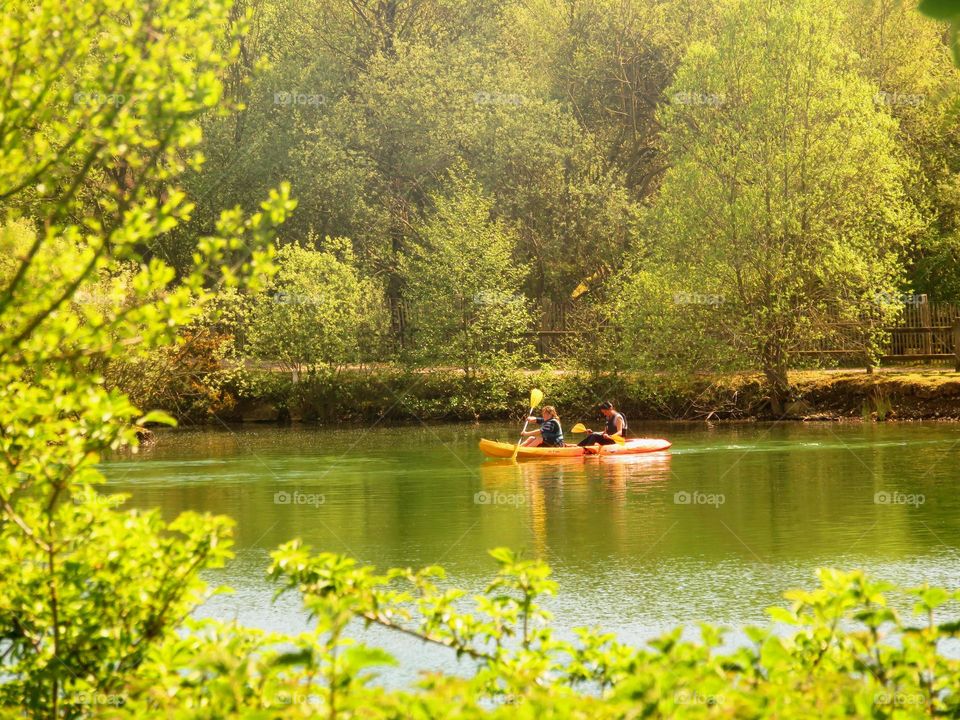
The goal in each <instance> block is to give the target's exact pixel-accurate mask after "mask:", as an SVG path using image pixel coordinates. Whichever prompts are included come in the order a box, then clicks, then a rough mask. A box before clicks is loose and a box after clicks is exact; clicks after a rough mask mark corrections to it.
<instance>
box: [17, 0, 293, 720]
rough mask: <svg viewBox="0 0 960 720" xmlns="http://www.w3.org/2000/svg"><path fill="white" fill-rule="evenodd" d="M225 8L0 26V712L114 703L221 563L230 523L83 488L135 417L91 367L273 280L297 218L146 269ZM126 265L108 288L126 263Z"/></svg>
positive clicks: (262, 218) (171, 224)
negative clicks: (142, 507) (264, 279)
mask: <svg viewBox="0 0 960 720" xmlns="http://www.w3.org/2000/svg"><path fill="white" fill-rule="evenodd" d="M226 10H227V8H226V5H225V4H224V3H221V2H217V1H214V2H208V1H207V0H204V1H203V2H198V1H196V0H170V1H169V2H165V3H163V4H162V10H159V9H158V8H157V7H156V6H155V5H154V4H151V3H141V2H139V1H137V0H92V1H89V2H88V1H87V0H82V1H80V0H66V1H64V0H56V1H53V0H49V1H40V2H37V1H36V0H23V1H20V0H12V1H11V2H8V3H5V4H4V6H3V10H2V22H0V87H2V88H3V91H2V92H0V136H2V138H3V141H2V142H0V215H2V217H3V219H4V225H3V230H2V231H0V242H2V243H3V248H2V249H0V256H2V257H3V258H4V262H3V263H2V267H0V427H2V432H0V648H2V649H0V677H2V680H0V706H3V707H4V708H5V710H6V711H14V710H15V709H19V710H16V711H18V712H21V713H23V712H26V713H29V714H30V715H33V716H36V717H50V718H58V717H75V716H78V715H81V714H87V713H90V711H91V707H90V705H89V704H87V705H84V703H83V702H82V700H81V699H79V698H80V697H81V696H83V694H84V693H89V692H92V691H97V692H104V693H120V692H122V690H123V689H124V688H125V687H126V686H127V683H128V681H129V679H130V677H131V675H132V674H135V673H136V672H137V670H138V668H139V667H140V666H141V665H142V664H143V662H144V660H145V658H146V657H147V656H148V655H149V653H150V652H151V650H152V649H153V648H154V647H155V646H156V644H158V643H161V642H163V641H164V640H165V639H166V638H168V637H169V634H170V633H172V632H173V631H174V628H175V627H176V626H177V625H178V624H179V622H180V620H181V618H182V617H183V616H184V615H185V614H187V613H189V612H190V611H191V609H192V608H193V607H194V606H195V605H196V603H198V602H200V601H201V600H202V598H203V596H204V594H205V585H204V583H203V582H202V581H201V580H200V579H199V575H198V573H199V571H200V570H202V569H204V568H208V567H217V566H219V565H221V564H222V563H223V561H224V560H225V558H226V557H228V556H229V546H230V541H229V524H230V523H229V520H227V519H226V518H222V517H212V516H202V515H199V514H196V513H186V514H184V515H182V516H180V517H179V518H176V519H174V520H172V521H169V522H168V521H166V520H164V519H163V518H162V517H161V514H160V512H159V510H147V511H136V510H118V509H117V505H118V504H120V503H121V502H122V500H123V499H122V498H120V497H117V496H103V495H99V494H98V493H97V487H98V486H99V485H100V484H102V482H103V477H102V475H101V474H100V472H99V470H98V469H97V464H98V463H99V461H100V459H101V458H102V457H103V456H104V454H105V453H108V452H111V451H119V450H122V449H124V448H129V447H131V446H135V445H136V433H135V427H134V423H135V422H139V423H145V422H148V421H161V420H163V421H169V418H165V417H164V416H162V415H152V414H147V415H143V413H142V412H141V411H140V410H138V409H137V408H135V407H134V406H133V405H132V404H131V403H130V402H129V400H128V399H127V398H126V397H125V396H123V395H122V394H121V393H119V392H117V391H115V390H111V389H109V388H107V387H105V385H104V383H103V380H102V376H101V374H100V373H99V372H98V370H99V369H100V368H101V367H102V363H103V362H104V360H105V359H106V360H108V361H109V360H110V359H116V358H120V357H123V356H125V355H127V356H129V355H140V356H142V355H145V354H147V353H149V352H151V351H152V350H154V349H156V348H158V347H161V346H165V345H167V344H169V343H171V342H173V341H174V340H175V336H176V329H177V328H178V327H179V326H182V325H184V324H186V323H188V322H190V320H191V319H192V318H194V317H196V315H197V313H198V312H199V310H200V309H201V308H202V307H203V305H204V304H205V302H206V301H207V300H209V298H210V296H211V293H210V288H212V287H215V286H216V285H218V284H223V283H234V281H235V279H236V277H237V276H238V275H239V274H241V273H243V274H248V275H252V276H253V277H258V276H259V275H261V274H263V273H265V272H267V271H268V270H269V263H268V260H269V252H268V250H269V247H268V246H267V244H268V243H269V241H270V240H271V239H272V229H273V226H274V224H276V223H278V222H281V221H282V219H283V217H284V215H285V214H286V212H288V211H289V209H290V208H291V206H292V203H291V201H289V199H288V198H287V196H286V193H285V191H282V192H279V193H274V194H273V196H272V198H271V199H270V201H269V202H268V203H266V204H265V206H264V209H263V211H262V212H260V213H257V214H255V215H253V216H251V217H249V218H245V217H244V216H243V215H242V214H240V213H239V212H236V211H231V212H226V213H223V214H222V215H221V216H220V219H219V220H218V222H217V224H216V227H215V228H213V233H212V234H211V235H208V236H204V237H202V238H199V239H198V240H196V242H195V254H194V259H193V261H192V263H191V264H190V266H189V267H187V268H185V271H184V273H183V275H182V277H181V283H180V284H178V285H177V286H173V285H172V281H173V280H174V271H173V268H172V267H171V266H170V265H168V264H167V263H165V262H163V261H161V260H159V259H156V258H154V259H148V257H147V256H148V254H149V252H148V249H149V248H151V247H152V246H153V243H154V242H155V241H156V239H157V238H158V237H160V236H161V235H163V234H164V233H167V232H170V231H171V230H172V229H173V228H175V227H176V226H177V224H178V223H179V222H181V221H183V220H184V219H185V218H187V217H189V213H190V211H191V206H190V205H189V204H188V203H187V202H186V201H185V198H184V194H183V192H182V191H181V190H179V189H178V187H177V186H176V184H175V180H176V178H177V177H178V176H179V175H180V174H181V173H182V172H183V171H184V168H185V167H186V166H187V165H188V164H197V163H199V162H200V161H201V158H200V156H199V155H198V154H197V152H196V148H197V141H198V139H199V127H198V118H199V117H200V116H201V115H202V114H203V113H204V112H205V111H206V110H208V109H209V108H210V107H213V106H215V105H216V104H217V103H218V102H219V100H220V97H221V92H220V91H221V85H220V82H219V80H218V76H219V75H220V73H221V72H222V71H223V68H224V66H225V63H226V61H227V59H228V57H229V54H221V53H219V52H218V51H217V48H216V42H215V38H216V37H217V36H218V35H220V34H221V33H222V30H223V27H224V24H225V20H226ZM131 263H132V264H133V265H135V271H132V272H125V273H123V279H121V278H116V279H115V281H114V280H111V279H110V278H111V276H112V274H113V273H115V272H116V273H119V272H120V270H121V268H129V265H130V264H131Z"/></svg>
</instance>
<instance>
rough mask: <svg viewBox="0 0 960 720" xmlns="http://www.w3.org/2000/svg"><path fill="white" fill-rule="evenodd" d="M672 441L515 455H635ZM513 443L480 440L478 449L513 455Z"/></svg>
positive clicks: (494, 454) (541, 449) (549, 449)
mask: <svg viewBox="0 0 960 720" xmlns="http://www.w3.org/2000/svg"><path fill="white" fill-rule="evenodd" d="M671 444H672V443H671V442H670V441H669V440H664V439H663V438H634V439H632V440H627V441H626V442H625V443H624V444H623V445H594V446H592V447H590V448H582V447H580V446H578V445H566V446H564V447H521V448H520V449H519V450H518V451H517V457H518V458H523V459H525V460H529V459H532V458H550V457H584V456H586V457H591V456H594V455H637V454H639V453H651V452H660V451H661V450H666V449H668V448H669V447H670V445H671ZM516 447H517V446H516V444H515V443H505V442H497V441H495V440H481V441H480V451H481V452H482V453H483V454H484V455H487V456H488V457H495V458H509V457H513V451H514V449H516Z"/></svg>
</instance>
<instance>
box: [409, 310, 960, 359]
mask: <svg viewBox="0 0 960 720" xmlns="http://www.w3.org/2000/svg"><path fill="white" fill-rule="evenodd" d="M897 301H898V302H901V303H902V312H901V313H900V316H899V319H898V321H897V322H896V323H895V324H893V325H890V326H886V327H882V328H875V327H874V326H872V325H871V322H870V321H869V320H864V321H863V322H852V321H841V320H839V319H838V320H837V321H836V322H835V323H833V324H832V326H831V331H830V332H828V333H827V335H826V337H824V338H822V339H820V340H819V341H817V342H815V343H810V344H807V345H805V346H803V347H801V348H796V349H795V350H794V352H795V353H796V354H799V355H804V356H808V357H817V356H819V357H823V358H828V357H829V358H832V359H833V360H838V361H843V362H847V363H849V364H860V363H862V362H865V360H866V350H867V348H868V347H870V337H871V335H873V334H874V330H875V329H877V330H880V331H881V335H882V336H883V337H882V339H881V347H880V349H881V360H882V361H883V362H888V363H904V362H907V363H916V362H953V363H955V366H956V369H957V371H958V372H960V303H950V302H939V301H931V300H929V299H928V298H927V296H926V295H907V296H904V297H902V298H899V299H897ZM573 307H574V306H573V303H572V302H564V303H555V304H550V303H547V304H545V305H541V308H543V314H542V316H541V318H540V323H539V327H538V328H537V329H536V330H535V331H532V332H529V333H526V335H527V337H528V338H530V339H531V340H532V341H533V342H534V344H535V346H536V348H537V350H538V351H539V352H540V354H541V355H544V356H549V355H552V354H553V351H554V350H555V349H557V348H559V347H560V346H561V345H562V343H563V342H564V340H565V339H566V338H569V337H571V336H576V335H579V334H580V331H579V330H577V329H574V328H573V327H572V325H573V323H572V322H571V320H572V317H573ZM391 312H392V315H393V318H394V321H395V323H396V322H399V324H401V325H406V321H407V316H408V313H407V309H406V307H405V306H404V305H403V304H402V303H400V304H397V305H396V306H394V307H392V308H391Z"/></svg>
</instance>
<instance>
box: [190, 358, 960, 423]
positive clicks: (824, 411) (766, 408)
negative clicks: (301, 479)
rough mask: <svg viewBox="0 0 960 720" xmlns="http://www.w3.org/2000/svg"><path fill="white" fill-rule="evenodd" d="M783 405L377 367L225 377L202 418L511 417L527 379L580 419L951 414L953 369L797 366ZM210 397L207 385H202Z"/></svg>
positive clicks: (711, 393)
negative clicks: (611, 406) (607, 411)
mask: <svg viewBox="0 0 960 720" xmlns="http://www.w3.org/2000/svg"><path fill="white" fill-rule="evenodd" d="M790 381H791V385H790V387H791V396H790V399H789V401H788V402H787V403H786V404H785V406H784V413H781V414H774V413H773V412H772V409H771V402H770V397H769V394H768V391H767V389H766V383H765V382H764V379H763V378H762V377H761V376H760V375H759V374H740V375H721V376H695V377H693V378H687V379H682V380H681V379H676V378H671V377H667V376H638V375H631V374H622V373H621V374H610V375H588V374H580V373H573V372H562V371H553V370H550V371H540V372H522V371H505V372H495V373H494V372H488V373H480V374H477V375H474V376H471V377H465V376H464V375H463V373H461V372H457V371H439V370H436V371H410V370H403V369H398V368H392V367H388V368H377V369H374V370H364V371H341V372H339V373H327V374H312V375H307V376H304V377H301V378H300V379H299V380H298V381H297V382H294V381H293V380H292V378H291V376H290V375H288V374H285V373H262V374H261V375H260V376H259V377H258V378H256V380H255V381H254V382H245V383H242V384H240V383H237V384H234V385H231V384H227V385H225V386H224V387H223V388H222V389H221V391H220V393H219V394H217V395H216V397H217V398H218V402H217V405H216V406H209V407H208V411H207V414H206V416H205V415H204V414H203V412H194V413H193V414H192V415H191V416H189V417H185V418H183V419H184V420H185V421H187V422H203V421H204V420H205V419H206V420H211V419H214V418H218V419H219V420H222V421H224V422H286V421H293V422H319V423H330V422H369V421H372V420H377V419H383V420H388V421H405V420H418V419H419V420H458V421H474V420H508V419H516V418H518V417H520V416H521V415H522V414H523V413H524V412H525V411H526V408H525V407H524V406H523V404H524V402H525V400H524V399H525V398H526V397H528V395H529V391H530V388H531V387H539V388H540V389H541V390H543V391H544V393H545V395H546V398H547V400H548V401H549V402H550V403H551V404H553V405H556V406H557V407H558V409H559V410H560V412H561V415H562V416H564V417H567V418H571V419H572V418H574V417H576V418H581V419H587V418H589V417H590V415H591V413H592V409H593V408H594V407H595V406H596V405H597V403H599V402H601V401H602V400H612V401H613V402H614V403H616V404H617V406H618V407H619V408H621V409H622V410H623V411H624V412H625V413H626V414H627V415H628V416H629V417H630V418H632V419H635V420H749V419H757V420H776V419H787V420H829V419H865V420H921V419H939V418H943V419H948V418H949V419H957V418H960V376H957V375H956V374H955V373H951V372H937V371H927V372H879V373H875V374H872V375H868V374H866V373H863V372H855V371H845V372H827V371H803V372H796V373H791V375H790ZM211 397H214V394H211Z"/></svg>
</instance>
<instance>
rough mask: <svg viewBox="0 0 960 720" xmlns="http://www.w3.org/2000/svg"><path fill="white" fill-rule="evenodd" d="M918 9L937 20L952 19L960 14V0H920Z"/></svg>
mask: <svg viewBox="0 0 960 720" xmlns="http://www.w3.org/2000/svg"><path fill="white" fill-rule="evenodd" d="M917 10H919V11H920V12H922V13H923V14H924V15H926V16H927V17H932V18H934V19H936V20H950V19H951V18H954V17H956V16H957V15H960V0H920V4H919V5H917Z"/></svg>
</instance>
